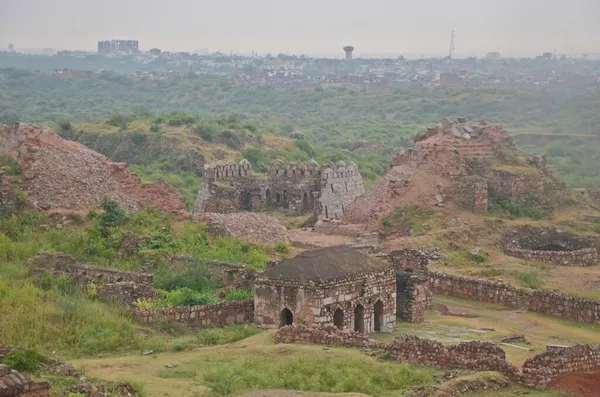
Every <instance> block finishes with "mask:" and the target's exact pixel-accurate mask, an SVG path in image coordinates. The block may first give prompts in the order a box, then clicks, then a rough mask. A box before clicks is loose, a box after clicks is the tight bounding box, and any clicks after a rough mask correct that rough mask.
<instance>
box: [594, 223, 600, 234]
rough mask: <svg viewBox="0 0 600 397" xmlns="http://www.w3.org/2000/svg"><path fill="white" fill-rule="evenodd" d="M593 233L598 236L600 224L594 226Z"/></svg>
mask: <svg viewBox="0 0 600 397" xmlns="http://www.w3.org/2000/svg"><path fill="white" fill-rule="evenodd" d="M594 231H595V232H596V233H598V234H600V224H598V225H596V226H594Z"/></svg>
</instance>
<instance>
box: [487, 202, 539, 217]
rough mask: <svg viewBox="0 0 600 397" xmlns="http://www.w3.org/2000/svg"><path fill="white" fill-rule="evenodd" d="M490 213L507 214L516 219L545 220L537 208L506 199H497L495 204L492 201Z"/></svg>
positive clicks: (489, 208)
mask: <svg viewBox="0 0 600 397" xmlns="http://www.w3.org/2000/svg"><path fill="white" fill-rule="evenodd" d="M488 212H491V213H493V212H505V213H507V214H510V215H512V216H515V217H527V218H533V219H543V218H544V213H543V212H542V211H541V210H540V209H539V208H537V207H534V206H528V205H524V204H523V203H521V202H519V201H513V200H509V199H506V198H502V197H500V198H496V200H495V203H494V202H493V201H490V204H489V206H488Z"/></svg>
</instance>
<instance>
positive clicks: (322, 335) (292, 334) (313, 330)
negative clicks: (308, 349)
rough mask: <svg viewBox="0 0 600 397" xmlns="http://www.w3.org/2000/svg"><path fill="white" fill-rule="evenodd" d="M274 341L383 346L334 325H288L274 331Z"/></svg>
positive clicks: (357, 333)
mask: <svg viewBox="0 0 600 397" xmlns="http://www.w3.org/2000/svg"><path fill="white" fill-rule="evenodd" d="M275 343H304V344H309V345H327V346H332V345H334V346H344V347H359V348H362V347H369V348H373V347H384V346H385V344H383V343H379V342H377V341H375V340H373V339H371V338H369V337H368V336H366V335H363V334H361V333H359V332H354V331H341V330H340V329H339V328H337V327H336V326H335V325H331V324H326V325H316V324H315V325H309V326H307V325H288V326H285V327H283V328H279V329H278V330H277V332H276V333H275Z"/></svg>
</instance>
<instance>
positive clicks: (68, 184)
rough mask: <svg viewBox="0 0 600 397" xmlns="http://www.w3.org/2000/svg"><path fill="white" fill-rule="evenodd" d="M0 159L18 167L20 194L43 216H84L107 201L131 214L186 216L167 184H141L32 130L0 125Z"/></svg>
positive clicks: (97, 157) (120, 166)
mask: <svg viewBox="0 0 600 397" xmlns="http://www.w3.org/2000/svg"><path fill="white" fill-rule="evenodd" d="M0 155H2V156H4V157H7V158H10V159H12V160H14V161H17V162H18V164H19V165H20V167H21V169H22V174H23V181H22V187H21V188H22V190H24V192H25V193H26V194H27V198H28V200H29V201H30V202H31V203H32V204H33V205H34V206H36V207H38V208H41V209H43V210H86V209H89V208H90V207H93V206H94V205H97V204H98V203H99V202H100V201H101V200H102V199H103V198H104V197H108V198H111V199H113V200H115V201H116V202H118V203H119V205H121V206H122V207H123V208H125V209H127V210H130V211H135V210H139V209H140V208H144V207H154V208H156V209H159V210H162V211H166V212H171V213H183V212H184V211H185V199H184V198H183V196H181V194H179V192H177V191H176V190H175V189H173V188H172V187H170V186H168V185H167V184H165V183H148V184H145V183H142V182H141V180H140V178H139V177H138V176H137V174H135V173H131V172H130V171H129V170H128V168H127V165H126V164H124V163H112V162H111V161H110V160H109V159H108V158H106V157H105V156H103V155H101V154H100V153H97V152H94V151H93V150H90V149H88V148H86V147H85V146H83V145H81V144H80V143H77V142H73V141H69V140H66V139H63V138H61V137H60V136H58V135H57V134H56V133H55V132H53V131H51V130H48V129H45V128H42V127H38V126H36V125H32V124H19V123H16V124H14V125H13V126H11V127H8V126H6V125H0Z"/></svg>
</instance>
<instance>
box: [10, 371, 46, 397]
mask: <svg viewBox="0 0 600 397" xmlns="http://www.w3.org/2000/svg"><path fill="white" fill-rule="evenodd" d="M49 388H50V385H49V384H48V383H47V382H34V381H32V380H30V379H28V378H26V377H25V376H24V375H22V374H20V373H19V372H17V371H15V370H13V369H10V368H9V367H7V366H6V365H2V364H0V397H50V392H49Z"/></svg>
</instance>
